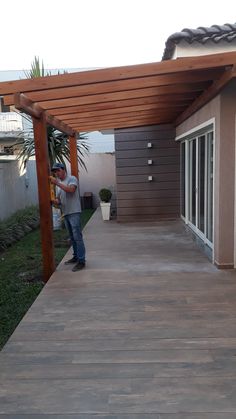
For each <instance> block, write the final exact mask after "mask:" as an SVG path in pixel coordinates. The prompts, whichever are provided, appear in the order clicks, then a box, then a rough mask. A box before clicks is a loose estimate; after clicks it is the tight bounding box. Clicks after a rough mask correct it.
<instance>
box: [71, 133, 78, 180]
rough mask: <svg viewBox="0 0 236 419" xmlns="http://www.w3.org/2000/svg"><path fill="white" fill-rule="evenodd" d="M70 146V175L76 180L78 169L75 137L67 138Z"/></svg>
mask: <svg viewBox="0 0 236 419" xmlns="http://www.w3.org/2000/svg"><path fill="white" fill-rule="evenodd" d="M69 145H70V164H71V174H72V175H73V176H75V177H77V179H78V178H79V167H78V156H77V140H76V136H75V135H73V136H70V137H69Z"/></svg>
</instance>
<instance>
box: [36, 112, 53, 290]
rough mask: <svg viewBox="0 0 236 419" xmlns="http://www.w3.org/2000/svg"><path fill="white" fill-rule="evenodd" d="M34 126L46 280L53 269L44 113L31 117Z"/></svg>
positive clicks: (48, 168) (48, 169) (48, 171)
mask: <svg viewBox="0 0 236 419" xmlns="http://www.w3.org/2000/svg"><path fill="white" fill-rule="evenodd" d="M32 119H33V126H34V141H35V156H36V169H37V179H38V196H39V211H40V229H41V245H42V256H43V275H44V277H43V279H44V282H47V281H48V279H49V278H50V276H51V275H52V273H53V272H54V271H55V260H54V246H53V225H52V207H51V200H50V186H49V174H50V167H49V158H48V144H47V142H48V141H47V127H46V119H45V115H44V114H42V115H41V116H40V118H34V117H33V118H32Z"/></svg>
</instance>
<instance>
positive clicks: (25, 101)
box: [14, 93, 75, 135]
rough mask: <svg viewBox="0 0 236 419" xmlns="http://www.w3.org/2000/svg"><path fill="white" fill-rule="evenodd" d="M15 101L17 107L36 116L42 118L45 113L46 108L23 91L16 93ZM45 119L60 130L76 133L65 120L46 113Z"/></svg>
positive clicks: (71, 133)
mask: <svg viewBox="0 0 236 419" xmlns="http://www.w3.org/2000/svg"><path fill="white" fill-rule="evenodd" d="M14 101H15V107H16V109H18V110H20V111H23V112H25V113H26V114H28V115H30V116H32V117H34V118H40V117H41V115H42V114H43V113H44V110H43V109H42V108H41V106H40V105H39V104H38V103H34V102H33V101H32V100H31V99H29V98H28V97H27V96H25V95H24V94H23V93H15V95H14ZM45 120H46V123H48V124H50V125H52V126H53V127H54V128H56V129H58V131H61V132H64V133H65V134H67V135H74V133H75V132H74V130H73V129H71V128H70V127H69V126H68V125H66V124H65V123H64V122H62V121H60V120H59V119H57V118H56V117H55V116H51V115H49V114H45Z"/></svg>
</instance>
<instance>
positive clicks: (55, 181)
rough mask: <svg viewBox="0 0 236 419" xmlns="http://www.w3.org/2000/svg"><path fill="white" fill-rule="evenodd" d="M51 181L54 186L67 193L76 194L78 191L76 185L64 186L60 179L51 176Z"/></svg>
mask: <svg viewBox="0 0 236 419" xmlns="http://www.w3.org/2000/svg"><path fill="white" fill-rule="evenodd" d="M50 181H51V183H53V184H54V185H56V186H58V188H60V189H62V190H63V191H65V192H69V193H74V192H75V190H76V185H64V184H63V183H61V182H60V181H59V180H58V179H56V178H54V177H53V176H50Z"/></svg>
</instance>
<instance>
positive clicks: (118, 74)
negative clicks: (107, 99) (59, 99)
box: [0, 52, 236, 95]
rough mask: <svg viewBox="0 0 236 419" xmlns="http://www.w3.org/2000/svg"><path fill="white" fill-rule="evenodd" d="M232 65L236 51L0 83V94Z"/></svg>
mask: <svg viewBox="0 0 236 419" xmlns="http://www.w3.org/2000/svg"><path fill="white" fill-rule="evenodd" d="M235 62H236V52H226V53H221V54H211V55H206V56H201V57H199V56H197V57H184V58H178V59H177V60H167V61H161V62H156V63H148V64H138V65H133V66H124V67H113V68H106V69H99V70H90V71H82V72H77V73H69V74H60V75H56V76H48V77H38V78H34V79H25V80H17V81H8V82H2V83H0V95H6V94H14V93H16V92H28V91H36V90H41V89H55V88H59V87H70V86H79V85H83V84H88V83H98V82H106V81H112V80H127V79H131V78H136V77H146V76H152V75H161V74H171V73H176V72H185V71H195V70H198V69H199V70H201V69H211V68H219V67H224V66H229V65H232V64H233V63H235Z"/></svg>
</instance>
